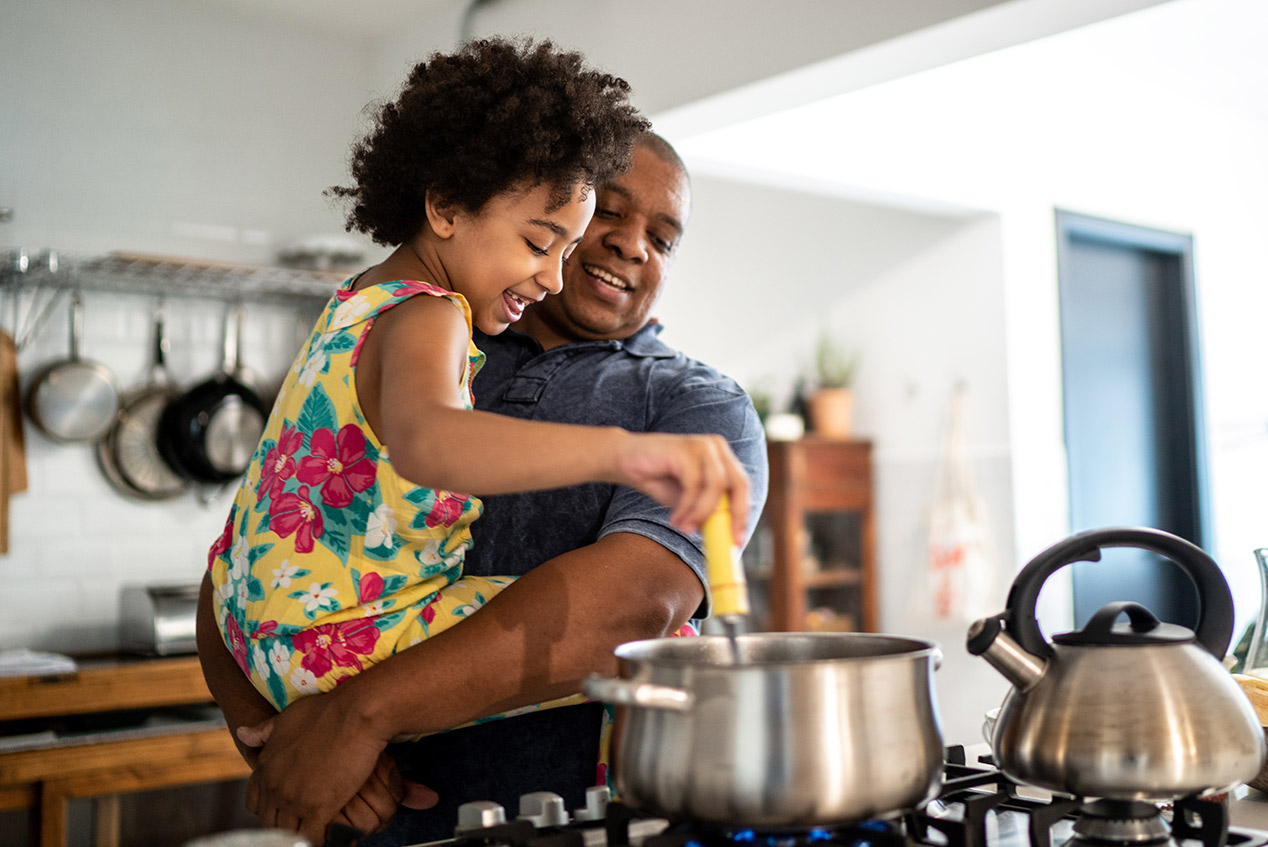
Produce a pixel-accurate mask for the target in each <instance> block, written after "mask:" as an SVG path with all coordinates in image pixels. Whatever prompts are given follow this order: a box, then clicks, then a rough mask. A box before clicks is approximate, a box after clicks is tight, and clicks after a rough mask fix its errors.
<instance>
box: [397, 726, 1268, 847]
mask: <svg viewBox="0 0 1268 847" xmlns="http://www.w3.org/2000/svg"><path fill="white" fill-rule="evenodd" d="M1241 791H1242V792H1243V793H1244V792H1245V791H1246V789H1245V788H1244V787H1243V788H1242V789H1241ZM1233 802H1234V803H1235V804H1240V803H1241V802H1242V801H1240V800H1236V799H1234V800H1233ZM1251 804H1252V805H1253V801H1251ZM1265 808H1266V809H1268V804H1265ZM461 814H462V815H463V817H462V819H460V821H459V828H458V832H457V833H456V835H455V837H454V838H453V839H448V840H445V841H438V842H432V843H431V844H430V845H416V847H1268V829H1252V828H1248V827H1245V826H1237V825H1232V824H1230V813H1229V805H1228V803H1227V802H1219V801H1216V800H1212V799H1206V798H1198V797H1191V798H1183V799H1181V800H1178V801H1176V802H1175V803H1174V804H1171V805H1170V807H1167V808H1159V807H1156V806H1151V805H1150V804H1146V803H1138V804H1130V803H1118V804H1115V803H1106V802H1105V801H1101V802H1100V803H1092V804H1089V803H1088V802H1086V801H1084V800H1083V799H1079V798H1072V797H1064V796H1053V795H1051V794H1048V793H1047V792H1043V791H1040V790H1037V789H1033V788H1030V787H1028V786H1024V785H1018V784H1017V783H1015V782H1013V781H1012V780H1010V779H1008V778H1007V777H1006V776H1004V775H1003V774H1002V773H1001V772H1000V771H999V770H997V769H996V768H994V767H993V766H991V764H990V763H989V761H988V762H985V763H982V762H978V763H974V764H971V765H970V764H966V763H965V752H964V748H962V747H951V748H948V750H947V763H946V766H945V770H944V775H943V787H942V790H941V791H940V793H939V795H938V796H937V798H935V799H934V800H932V801H930V802H929V803H928V804H926V805H925V806H924V807H923V808H921V809H918V810H912V811H907V812H900V813H896V814H895V815H893V816H890V817H887V818H886V819H883V820H874V821H863V822H860V823H855V824H850V825H847V826H833V827H822V828H813V829H797V830H791V831H769V830H755V829H748V828H744V827H727V826H716V825H705V824H700V823H693V822H670V821H666V820H662V819H659V818H653V817H647V816H644V815H642V814H640V813H639V812H637V811H636V810H633V809H630V808H628V807H626V806H624V805H623V804H621V803H618V802H615V801H611V802H610V801H609V800H608V796H607V790H606V789H602V788H593V789H590V794H589V795H588V796H587V803H586V807H585V808H584V809H578V810H575V811H574V812H573V813H572V814H571V815H570V814H569V813H567V812H566V811H565V810H564V806H563V801H562V799H561V798H559V797H558V796H557V795H553V794H550V793H548V792H536V793H534V794H528V795H524V797H523V798H521V809H520V817H518V818H516V819H515V820H512V821H509V822H508V821H507V820H506V813H505V810H504V809H502V808H501V807H500V806H495V805H494V804H491V803H483V804H481V803H477V804H468V806H467V807H463V810H462V812H461Z"/></svg>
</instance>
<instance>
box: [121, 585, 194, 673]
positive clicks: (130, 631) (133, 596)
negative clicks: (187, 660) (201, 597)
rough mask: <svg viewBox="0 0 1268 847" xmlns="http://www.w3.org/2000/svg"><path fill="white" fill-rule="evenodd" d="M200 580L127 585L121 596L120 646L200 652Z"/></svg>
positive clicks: (159, 652) (148, 651)
mask: <svg viewBox="0 0 1268 847" xmlns="http://www.w3.org/2000/svg"><path fill="white" fill-rule="evenodd" d="M198 589H199V584H198V583H196V582H192V583H175V584H173V583H166V584H160V585H135V584H133V585H124V586H123V588H122V590H121V594H120V598H119V607H120V608H119V611H120V617H119V647H120V649H121V650H123V651H124V652H126V653H140V654H142V655H146V656H175V655H181V654H185V653H197V652H198V644H197V641H196V639H195V637H194V625H195V620H196V618H197V615H198Z"/></svg>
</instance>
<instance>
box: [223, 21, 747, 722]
mask: <svg viewBox="0 0 1268 847" xmlns="http://www.w3.org/2000/svg"><path fill="white" fill-rule="evenodd" d="M627 92H628V86H627V85H626V84H625V83H624V82H623V81H622V80H619V79H617V78H615V77H612V76H609V75H606V74H600V73H597V72H594V71H590V70H586V69H583V68H582V65H581V57H580V55H579V54H575V53H560V52H557V51H555V50H554V49H553V48H552V47H551V45H549V44H541V45H537V46H531V45H529V46H516V45H514V44H512V43H509V42H505V41H497V40H494V41H485V42H477V43H475V44H472V45H470V46H468V47H466V48H464V49H463V50H462V51H460V52H458V53H456V54H453V55H445V56H441V55H438V56H433V57H432V58H431V60H430V61H428V62H426V63H423V64H420V65H418V66H417V67H415V68H414V70H413V72H412V73H411V75H410V77H409V79H408V81H407V83H406V85H405V87H404V89H403V91H402V93H401V95H400V97H399V98H398V99H397V100H396V101H395V102H392V103H390V104H388V105H386V106H385V107H383V109H382V111H381V112H380V113H379V115H378V120H377V124H376V126H375V128H374V129H373V130H372V131H371V132H370V133H369V134H368V135H367V136H366V138H365V139H364V140H363V141H362V142H361V143H360V144H359V145H358V146H357V147H356V148H355V149H354V154H353V160H352V173H353V177H354V181H355V185H353V186H352V187H347V188H337V189H334V190H333V191H334V193H335V194H337V195H339V196H342V197H344V198H347V199H349V200H350V201H352V210H351V212H350V214H349V218H348V221H349V228H356V229H358V230H360V231H363V232H366V233H368V234H369V235H370V236H372V237H373V238H374V239H375V241H377V242H379V243H383V244H386V245H389V246H395V248H396V249H395V251H394V252H393V253H392V254H391V255H390V256H389V257H388V258H387V259H386V260H385V261H383V262H382V263H381V264H379V265H376V266H375V267H372V268H370V269H369V270H367V271H365V272H364V273H362V274H360V275H359V276H357V277H354V278H353V279H351V280H349V281H348V282H347V283H345V284H344V286H343V287H342V289H341V290H340V291H339V292H337V293H336V295H335V296H334V298H333V299H332V300H331V301H330V303H329V304H328V306H327V308H326V310H325V312H324V313H323V315H322V316H321V317H320V318H319V319H318V321H317V325H316V327H315V329H314V332H313V334H312V336H311V337H310V338H309V340H308V341H307V343H306V344H305V345H304V347H303V348H302V349H301V351H300V353H299V355H298V356H297V358H296V360H295V364H294V366H293V367H292V369H291V372H290V373H289V375H288V377H287V379H286V381H285V384H284V385H283V386H282V389H281V391H280V393H279V396H278V399H277V402H276V404H275V406H274V408H273V411H272V414H271V416H270V418H269V421H268V423H267V425H266V428H265V433H264V436H263V438H262V440H261V443H260V446H259V448H258V450H257V451H256V454H255V456H254V458H253V461H252V463H251V465H250V467H249V468H248V470H247V473H246V475H245V478H244V481H243V484H242V486H241V488H240V489H239V491H238V494H237V496H236V498H235V500H234V503H233V506H232V508H231V510H230V513H229V518H228V521H227V522H226V525H225V529H224V533H223V534H222V536H221V537H220V538H219V539H218V540H217V542H216V543H215V544H214V545H213V546H212V549H211V553H210V561H209V569H210V577H211V582H212V585H213V586H214V588H215V603H214V607H215V612H216V619H217V622H218V624H219V626H220V631H221V635H222V636H223V638H224V639H225V642H226V644H227V645H228V646H229V649H230V651H231V652H232V654H233V656H234V658H235V659H236V661H237V663H238V665H239V666H240V667H241V669H242V670H243V672H244V673H245V674H246V675H247V676H248V677H249V678H250V679H251V682H252V683H253V685H254V686H255V688H256V689H257V690H258V691H259V692H260V693H261V694H262V695H264V696H265V697H266V698H267V699H268V700H269V701H270V702H271V703H272V704H273V705H274V706H275V707H276V708H278V709H279V710H280V709H283V708H285V707H286V706H287V704H288V703H290V702H293V701H294V700H295V698H298V697H302V696H305V695H308V694H312V693H316V692H320V691H328V690H330V689H331V688H332V687H334V686H335V685H336V684H338V683H339V681H340V680H341V679H344V678H345V677H347V676H349V675H352V674H356V673H358V672H360V671H361V670H363V669H364V668H366V667H369V666H370V665H373V664H375V663H377V662H379V661H381V660H382V659H384V658H386V657H387V656H389V655H391V654H393V653H394V652H396V651H398V650H402V649H405V648H407V647H409V646H410V645H412V644H416V643H418V642H419V641H421V640H422V639H424V638H427V637H429V636H431V635H435V634H436V633H438V632H440V631H442V630H443V629H445V628H447V627H449V626H451V625H453V624H454V623H456V622H459V621H461V620H462V619H463V618H464V617H465V616H467V615H469V614H470V613H472V612H473V611H475V610H476V609H478V608H479V607H480V606H481V605H482V604H483V603H484V602H485V601H486V600H488V599H489V598H490V597H491V596H492V595H493V594H495V593H496V592H497V591H499V590H500V589H501V588H502V587H503V586H504V585H505V584H506V583H508V582H509V581H510V579H509V578H506V579H502V578H476V577H463V576H462V563H463V554H464V551H465V550H466V548H467V547H468V546H469V545H470V543H471V536H470V531H469V527H470V524H471V522H472V521H474V520H475V519H476V518H477V517H478V516H479V514H480V510H481V504H480V501H479V500H478V499H476V497H474V496H472V494H470V493H458V492H477V493H479V494H497V493H504V492H512V491H525V490H536V489H544V488H553V487H559V486H566V485H573V484H577V483H582V482H587V481H602V482H609V483H618V484H624V485H629V486H632V487H635V488H638V489H640V490H642V491H644V492H645V493H647V494H649V495H650V496H653V497H655V498H656V499H658V500H660V501H661V502H663V503H665V504H666V505H669V506H670V507H671V508H672V509H673V510H674V511H673V520H674V521H675V523H677V524H678V525H680V526H682V527H683V528H685V529H687V530H694V529H696V528H698V527H699V526H700V525H701V523H702V522H703V520H704V519H705V517H707V516H708V514H709V513H710V512H711V510H712V509H713V508H714V506H715V504H716V503H717V502H718V500H719V498H720V497H721V495H723V494H729V496H730V502H731V503H732V504H735V505H734V507H733V524H734V526H735V533H736V536H737V538H741V537H743V532H744V522H745V518H746V514H745V512H746V508H747V504H748V491H747V480H746V479H745V477H744V472H743V470H742V469H741V467H740V465H739V463H738V462H737V461H736V459H735V457H734V456H733V455H732V453H731V451H730V448H729V447H728V446H727V444H726V442H725V441H724V440H723V439H721V438H720V437H716V436H670V435H660V434H637V435H636V434H631V433H628V432H625V431H624V430H620V429H601V428H591V427H576V426H566V425H559V424H546V423H538V422H533V421H521V420H515V419H511V418H506V417H502V416H498V415H493V414H488V413H483V412H477V411H473V410H472V398H471V388H470V386H471V379H472V377H473V376H474V374H475V373H476V371H477V370H478V369H479V367H480V365H481V363H482V361H483V354H481V353H480V351H479V350H477V349H476V348H475V346H474V344H473V343H472V340H471V327H472V325H473V324H474V325H475V326H478V327H479V328H480V329H481V330H482V331H484V332H486V333H490V334H493V333H499V332H502V331H503V330H505V329H506V328H507V327H508V326H510V325H511V324H512V323H514V322H515V321H517V320H518V319H519V318H520V317H521V316H522V315H523V313H524V310H525V309H526V308H531V305H532V304H533V303H535V302H537V301H538V300H540V299H542V298H543V297H545V296H547V295H548V294H552V293H557V292H558V291H559V290H560V288H561V287H562V279H561V267H560V266H561V263H562V262H566V261H567V259H568V256H569V254H570V253H571V252H572V250H573V248H574V247H575V246H576V244H577V243H578V242H579V241H580V239H581V235H582V233H583V232H584V230H585V227H586V225H587V223H588V222H589V220H590V217H591V215H592V213H593V211H594V194H593V187H594V185H595V184H597V183H599V182H603V181H605V180H607V179H608V178H610V177H611V176H612V175H614V174H615V173H618V172H619V171H620V170H621V169H623V168H624V167H625V166H626V165H627V163H628V161H629V156H630V148H631V145H632V143H633V141H634V139H635V138H636V137H637V135H638V134H639V133H641V132H643V131H645V130H646V128H647V123H646V122H645V121H644V120H642V119H641V118H640V117H639V116H638V114H637V112H636V111H635V110H634V109H633V107H632V106H630V105H629V104H628V102H627V100H626V98H627ZM562 702H567V701H555V703H562Z"/></svg>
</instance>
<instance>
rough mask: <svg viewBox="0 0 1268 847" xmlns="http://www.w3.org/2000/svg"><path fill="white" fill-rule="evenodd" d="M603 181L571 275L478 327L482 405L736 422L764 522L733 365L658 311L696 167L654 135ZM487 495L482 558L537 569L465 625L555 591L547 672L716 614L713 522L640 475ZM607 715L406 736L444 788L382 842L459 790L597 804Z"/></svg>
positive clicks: (752, 430)
mask: <svg viewBox="0 0 1268 847" xmlns="http://www.w3.org/2000/svg"><path fill="white" fill-rule="evenodd" d="M597 194H598V196H597V198H596V199H597V203H596V206H595V213H594V218H593V219H592V220H591V222H590V224H589V226H588V227H587V228H586V232H585V235H584V236H583V238H582V241H581V243H580V244H579V245H578V247H577V249H576V250H575V251H574V252H573V254H572V256H571V257H570V258H569V260H568V264H567V266H566V267H565V268H564V287H563V291H562V292H561V293H560V294H557V295H552V296H550V297H547V298H546V299H545V300H543V301H542V302H540V303H536V304H534V305H533V306H531V307H530V308H528V309H527V310H526V311H525V314H524V318H523V320H522V321H520V322H519V323H518V324H516V325H515V326H514V327H513V328H512V329H511V330H510V331H508V332H505V333H502V334H501V335H498V336H482V335H480V334H478V333H477V335H476V345H477V346H478V347H479V348H480V349H481V350H483V351H484V352H485V354H486V356H487V357H488V358H487V361H486V363H485V366H484V368H483V369H482V370H481V372H480V374H479V375H478V376H477V377H476V381H475V386H474V390H475V397H476V407H477V408H479V409H484V410H486V411H492V412H498V413H500V414H504V415H511V416H514V417H520V418H532V419H535V420H545V421H556V422H569V423H578V424H589V425H598V426H619V427H622V428H624V429H627V430H634V431H657V432H689V433H699V432H716V433H721V434H722V435H724V436H725V437H726V438H727V440H728V441H729V442H730V445H731V448H732V449H733V450H734V451H735V454H736V456H737V457H739V459H740V461H741V462H743V463H744V466H745V469H746V470H747V472H748V474H749V477H750V480H751V482H752V498H753V499H752V503H751V513H750V514H751V517H750V522H749V526H750V527H752V526H754V525H755V524H756V523H757V516H758V514H759V513H760V511H761V507H762V504H763V503H764V501H765V498H766V482H767V468H766V443H765V437H764V434H763V432H762V428H761V424H760V423H759V421H758V419H757V415H756V413H755V412H754V411H753V406H752V403H751V402H750V401H749V398H748V395H747V394H746V393H745V392H744V391H743V389H741V388H740V387H739V385H737V384H736V383H735V382H734V381H732V380H731V379H728V378H727V377H725V376H723V375H722V374H720V373H718V372H717V371H716V370H715V369H713V368H711V367H709V366H707V365H704V364H702V363H700V362H697V361H694V360H692V359H689V358H687V357H686V356H684V355H683V354H682V353H679V352H678V351H676V350H674V349H673V348H671V347H669V346H668V345H666V344H665V343H663V342H662V341H660V339H659V338H658V336H659V334H660V330H661V325H660V324H659V323H656V322H655V321H654V320H653V318H652V315H653V311H654V308H655V306H656V302H657V300H658V298H659V297H660V294H661V292H662V291H663V290H664V285H665V284H666V280H667V276H668V273H669V270H670V268H671V266H672V265H673V262H674V259H675V258H676V257H677V255H678V245H679V242H680V241H681V239H682V236H683V231H684V228H685V226H686V224H687V217H688V214H689V212H690V206H691V187H690V181H689V179H688V176H687V172H686V168H685V167H684V166H683V163H682V160H681V159H679V157H678V155H677V153H676V152H675V151H674V149H673V147H671V146H670V145H669V143H668V142H666V141H665V140H664V139H662V138H661V137H660V136H657V135H654V134H648V135H645V136H643V137H642V138H641V139H640V141H639V142H638V143H637V144H636V145H635V148H634V160H633V165H632V166H631V168H630V169H629V170H628V171H627V172H626V173H625V174H623V175H622V176H620V177H618V178H617V179H616V180H614V181H613V182H611V183H609V184H607V185H604V186H602V187H601V188H599V189H598V193H597ZM525 449H528V450H531V449H533V448H532V445H525ZM484 502H485V512H484V516H483V517H482V518H481V519H480V520H479V521H477V522H476V525H475V527H474V530H473V535H474V538H475V543H474V546H473V548H472V549H471V550H470V551H468V555H467V560H466V566H465V572H466V573H470V574H483V575H494V574H524V575H525V576H521V577H520V579H519V580H518V581H517V582H516V583H515V584H514V585H512V586H510V587H509V588H508V589H507V590H506V591H505V592H503V594H502V595H500V596H499V598H498V599H497V600H494V601H493V602H491V603H490V604H489V606H487V607H486V608H485V609H483V610H482V611H481V612H480V613H479V614H478V615H476V616H475V617H473V618H472V619H471V621H468V622H467V623H464V624H463V626H464V627H465V626H467V625H468V624H470V623H475V622H476V621H477V620H479V619H480V617H481V616H483V615H485V614H487V613H489V612H494V613H499V610H498V605H499V603H500V602H502V601H503V600H505V599H506V598H507V597H516V596H517V592H519V591H522V590H524V589H527V588H528V587H529V586H530V585H532V586H533V590H534V591H537V590H540V591H542V594H541V600H540V607H539V609H540V611H539V613H538V614H537V615H536V616H535V618H534V621H533V627H534V629H535V633H534V634H533V635H532V636H530V637H529V639H528V641H529V642H531V643H530V644H526V645H525V649H524V652H523V654H522V656H521V660H522V662H523V663H524V666H525V675H526V677H528V678H530V679H531V678H543V679H544V678H548V677H550V676H551V675H552V670H551V669H552V667H557V666H558V665H560V664H561V663H562V664H570V663H572V662H573V661H576V662H577V663H578V664H588V665H590V666H591V667H592V668H594V669H595V670H597V671H599V672H601V673H614V672H615V663H614V661H613V659H612V650H613V648H614V647H615V646H616V645H617V644H619V643H622V642H623V641H627V640H632V639H634V638H646V637H656V636H664V635H669V634H671V633H673V632H674V631H676V630H677V629H678V628H679V627H680V626H681V625H682V624H683V623H684V622H685V621H686V620H687V619H688V618H699V617H703V616H704V615H705V614H706V612H707V600H706V597H705V588H704V585H705V577H704V563H703V555H702V553H701V549H700V539H699V536H689V535H685V534H683V533H682V532H680V531H679V530H678V529H676V528H675V527H673V526H672V525H671V524H670V522H669V512H668V510H666V509H664V508H662V507H661V506H660V505H659V504H657V503H656V502H654V501H653V500H651V499H650V498H648V497H645V496H643V495H642V494H639V493H638V492H636V491H633V490H630V489H625V488H619V487H616V486H610V485H584V486H576V487H573V488H566V489H558V490H554V491H545V492H537V493H534V494H528V495H506V496H495V497H487V498H485V501H484ZM524 596H526V595H524ZM422 646H424V647H426V646H428V645H422ZM570 657H571V658H570ZM602 719H603V707H602V706H601V705H599V704H586V705H581V706H570V707H567V708H562V709H552V710H549V711H542V712H535V713H531V714H527V715H521V716H519V717H515V718H510V719H507V720H502V721H494V722H491V723H487V724H482V725H480V726H476V727H471V728H467V729H461V730H457V731H454V732H450V733H445V734H442V735H437V736H432V737H430V738H425V739H422V740H421V741H418V742H415V743H413V744H410V745H397V746H396V748H395V750H394V752H395V753H396V755H397V757H398V761H399V762H400V764H401V768H402V771H403V772H404V774H405V775H406V776H407V777H408V778H410V779H412V780H417V781H418V782H421V783H423V784H424V785H428V786H430V787H432V788H434V789H436V791H437V793H438V794H439V795H440V802H439V805H438V806H437V807H436V808H434V809H430V810H425V811H416V810H411V809H402V810H401V811H400V813H399V814H398V815H397V820H395V821H393V823H392V825H391V826H390V827H389V830H388V833H385V834H384V835H387V836H389V837H388V838H382V839H374V840H373V843H374V844H380V843H389V842H390V841H394V842H396V843H410V841H409V840H408V839H414V840H422V839H423V838H441V837H447V836H448V835H450V834H451V833H450V832H447V831H444V828H445V827H447V826H452V824H451V823H450V822H451V821H452V820H453V816H454V815H455V813H456V809H457V806H458V805H459V804H461V803H463V802H466V801H471V800H493V801H495V802H497V803H500V804H502V805H503V806H505V807H506V811H507V816H508V818H509V817H512V816H514V815H515V814H517V813H518V798H519V795H520V794H523V793H526V792H530V791H553V792H556V793H558V794H560V795H562V796H563V797H564V799H565V802H566V804H567V807H568V808H569V809H575V808H577V807H579V806H581V805H583V804H584V799H585V789H586V787H588V786H590V785H593V784H595V783H596V782H602V781H603V775H602V774H596V763H597V761H598V757H599V738H600V728H601V725H602ZM393 835H395V838H393V837H392V836H393Z"/></svg>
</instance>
